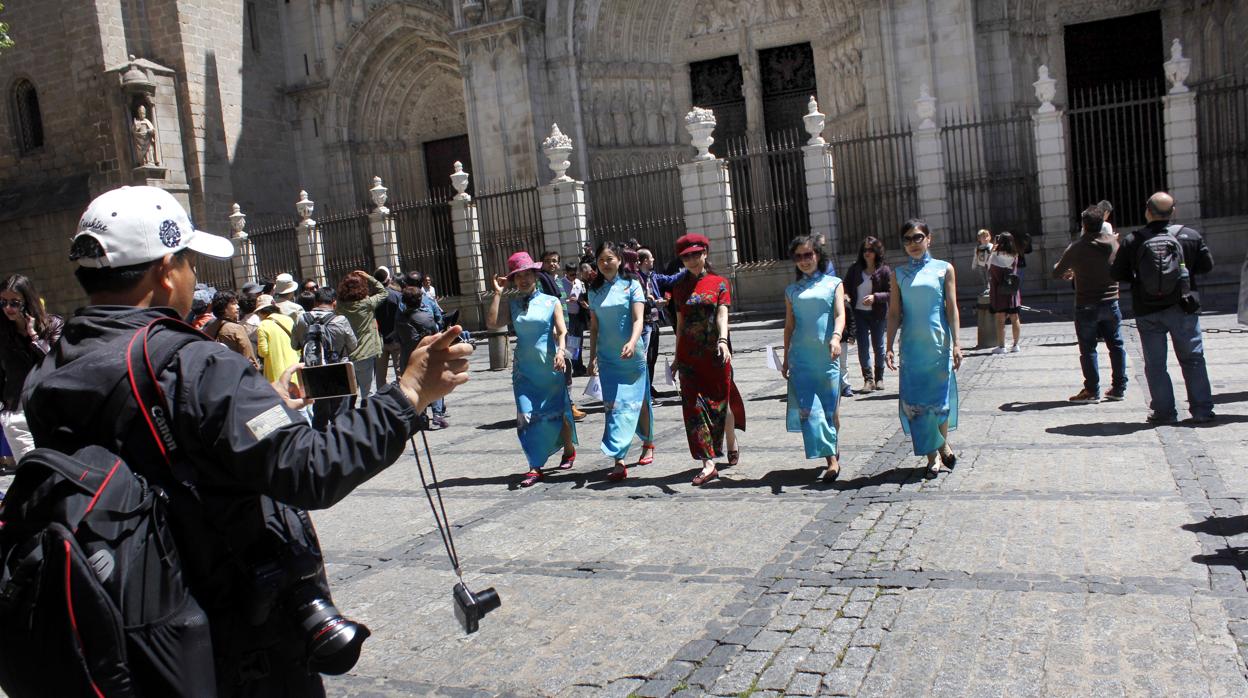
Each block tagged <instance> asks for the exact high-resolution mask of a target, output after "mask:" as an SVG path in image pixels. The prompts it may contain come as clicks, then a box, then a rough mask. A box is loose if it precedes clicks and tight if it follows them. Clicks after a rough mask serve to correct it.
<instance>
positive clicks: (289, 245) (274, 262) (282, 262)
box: [247, 219, 303, 281]
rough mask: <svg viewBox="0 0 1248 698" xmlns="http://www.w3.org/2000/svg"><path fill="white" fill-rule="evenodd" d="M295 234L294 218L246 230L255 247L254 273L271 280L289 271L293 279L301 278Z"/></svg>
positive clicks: (297, 242)
mask: <svg viewBox="0 0 1248 698" xmlns="http://www.w3.org/2000/svg"><path fill="white" fill-rule="evenodd" d="M296 235H297V234H296V232H295V220H294V219H290V220H288V221H286V222H280V221H279V222H275V223H271V224H269V225H265V226H260V227H257V228H252V229H249V230H248V231H247V237H249V238H251V243H252V244H253V245H254V246H255V248H256V273H258V274H259V275H260V278H261V279H269V280H270V281H272V280H273V279H275V278H277V275H278V274H281V273H289V274H290V275H291V276H293V277H295V279H302V278H303V271H302V270H301V269H300V266H299V240H298V238H297V237H296Z"/></svg>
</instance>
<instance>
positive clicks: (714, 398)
mask: <svg viewBox="0 0 1248 698" xmlns="http://www.w3.org/2000/svg"><path fill="white" fill-rule="evenodd" d="M709 249H710V241H709V240H707V239H706V237H705V236H702V235H698V234H696V233H690V234H689V235H685V236H683V237H681V238H680V239H679V240H677V241H676V254H678V255H680V261H681V262H683V263H684V265H685V269H687V270H688V271H689V273H688V274H687V275H686V276H685V277H684V278H683V279H681V280H680V282H679V283H677V284H676V286H675V287H674V288H673V289H672V303H673V305H675V307H676V309H677V315H676V370H677V373H678V375H679V376H680V397H681V401H682V402H683V403H684V419H685V434H686V435H687V436H688V437H689V453H690V454H692V455H693V457H694V458H695V459H696V460H700V461H702V472H701V473H700V474H699V475H698V476H697V477H695V478H694V479H693V484H695V485H702V484H703V483H706V482H709V481H711V480H714V479H715V478H717V477H719V471H718V470H716V469H715V459H716V458H718V457H720V456H722V455H724V448H723V447H724V441H725V439H726V440H727V446H728V465H736V464H737V460H738V458H739V455H740V452H739V451H738V450H737V436H736V433H735V431H734V429H740V430H742V431H744V430H745V404H744V403H743V402H742V401H741V393H740V392H738V391H737V386H736V384H735V383H733V381H732V349H731V348H730V346H729V344H728V306H729V305H730V304H731V303H732V292H731V291H730V290H729V288H728V280H727V279H725V278H724V277H722V276H717V275H716V274H715V273H714V270H712V269H711V264H710V262H709V261H707V258H706V257H707V251H708V250H709Z"/></svg>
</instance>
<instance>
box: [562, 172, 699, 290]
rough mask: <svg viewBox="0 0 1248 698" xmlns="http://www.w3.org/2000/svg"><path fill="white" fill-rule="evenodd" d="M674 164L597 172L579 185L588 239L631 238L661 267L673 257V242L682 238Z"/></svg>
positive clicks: (681, 209)
mask: <svg viewBox="0 0 1248 698" xmlns="http://www.w3.org/2000/svg"><path fill="white" fill-rule="evenodd" d="M678 168H679V165H678V161H677V160H675V159H668V160H665V161H663V162H661V163H660V164H659V165H658V166H656V167H647V168H638V169H629V170H624V171H622V172H616V173H612V174H599V175H596V176H595V177H594V178H593V179H590V180H589V181H587V182H585V196H586V200H587V202H588V213H589V236H590V240H592V241H593V243H594V245H595V246H597V245H598V244H599V243H601V242H602V241H603V240H620V241H627V240H628V239H629V238H637V240H639V241H640V242H641V243H642V244H643V245H645V246H646V247H648V248H650V250H651V251H652V252H654V256H655V262H656V267H657V268H659V269H662V268H664V267H665V266H666V264H667V262H669V261H670V260H671V259H672V258H673V257H674V256H675V254H676V252H675V248H676V239H677V238H679V237H680V236H681V235H684V234H685V207H684V202H683V200H682V198H681V189H680V170H679V169H678Z"/></svg>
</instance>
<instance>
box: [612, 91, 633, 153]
mask: <svg viewBox="0 0 1248 698" xmlns="http://www.w3.org/2000/svg"><path fill="white" fill-rule="evenodd" d="M611 117H612V118H613V119H615V144H616V145H619V146H627V145H629V144H630V143H631V141H630V140H629V138H628V102H627V101H626V99H625V97H624V92H623V91H622V90H621V91H619V92H616V93H615V99H614V100H613V101H612V102H611Z"/></svg>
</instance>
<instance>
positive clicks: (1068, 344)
mask: <svg viewBox="0 0 1248 698" xmlns="http://www.w3.org/2000/svg"><path fill="white" fill-rule="evenodd" d="M1040 346H1042V347H1077V346H1079V342H1046V343H1044V344H1041V345H1040Z"/></svg>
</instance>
